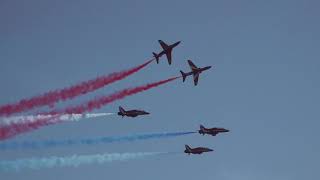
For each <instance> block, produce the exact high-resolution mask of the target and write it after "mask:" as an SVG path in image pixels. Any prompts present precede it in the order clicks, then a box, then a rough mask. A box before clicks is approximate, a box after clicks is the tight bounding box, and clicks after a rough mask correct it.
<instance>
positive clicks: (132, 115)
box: [118, 110, 150, 117]
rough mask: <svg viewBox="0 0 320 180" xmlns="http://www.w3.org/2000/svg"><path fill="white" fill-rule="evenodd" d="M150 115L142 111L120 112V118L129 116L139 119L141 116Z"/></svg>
mask: <svg viewBox="0 0 320 180" xmlns="http://www.w3.org/2000/svg"><path fill="white" fill-rule="evenodd" d="M147 114H150V113H148V112H146V111H141V110H129V111H125V112H118V115H119V116H122V117H123V116H128V117H137V116H140V115H147Z"/></svg>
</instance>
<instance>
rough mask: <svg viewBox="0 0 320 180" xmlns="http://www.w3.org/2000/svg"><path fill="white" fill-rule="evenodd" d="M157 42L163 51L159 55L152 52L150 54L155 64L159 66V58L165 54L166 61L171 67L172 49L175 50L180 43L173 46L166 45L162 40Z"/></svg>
mask: <svg viewBox="0 0 320 180" xmlns="http://www.w3.org/2000/svg"><path fill="white" fill-rule="evenodd" d="M158 42H159V43H160V45H161V47H162V49H163V50H162V51H161V52H160V53H159V54H157V53H155V52H153V53H152V54H153V57H154V58H156V61H157V64H159V58H160V57H161V56H162V55H164V54H165V55H166V56H167V60H168V63H169V65H171V62H172V57H171V52H172V49H173V48H175V47H176V46H178V44H180V42H181V41H178V42H175V43H174V44H171V45H167V44H166V43H165V42H163V41H162V40H158Z"/></svg>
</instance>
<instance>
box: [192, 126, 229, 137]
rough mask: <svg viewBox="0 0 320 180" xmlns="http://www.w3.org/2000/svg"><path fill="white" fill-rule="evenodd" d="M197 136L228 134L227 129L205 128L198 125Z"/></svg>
mask: <svg viewBox="0 0 320 180" xmlns="http://www.w3.org/2000/svg"><path fill="white" fill-rule="evenodd" d="M198 132H199V134H202V135H205V134H209V135H212V136H216V135H217V134H219V133H225V132H229V130H228V129H224V128H217V127H215V128H205V127H204V126H203V125H200V130H199V131H198Z"/></svg>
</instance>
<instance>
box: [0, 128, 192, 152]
mask: <svg viewBox="0 0 320 180" xmlns="http://www.w3.org/2000/svg"><path fill="white" fill-rule="evenodd" d="M194 133H196V132H194V131H193V132H169V133H168V132H164V133H150V134H135V135H127V136H114V137H99V138H85V139H65V140H47V141H38V142H37V141H24V142H3V143H0V149H1V150H9V149H39V148H50V147H59V146H72V145H95V144H106V143H114V142H133V141H138V140H147V139H160V138H169V137H177V136H183V135H188V134H194Z"/></svg>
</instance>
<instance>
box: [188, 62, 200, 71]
mask: <svg viewBox="0 0 320 180" xmlns="http://www.w3.org/2000/svg"><path fill="white" fill-rule="evenodd" d="M188 64H189V66H190V68H191V71H194V70H196V69H198V67H197V66H196V65H194V64H193V62H192V61H191V60H188Z"/></svg>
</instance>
